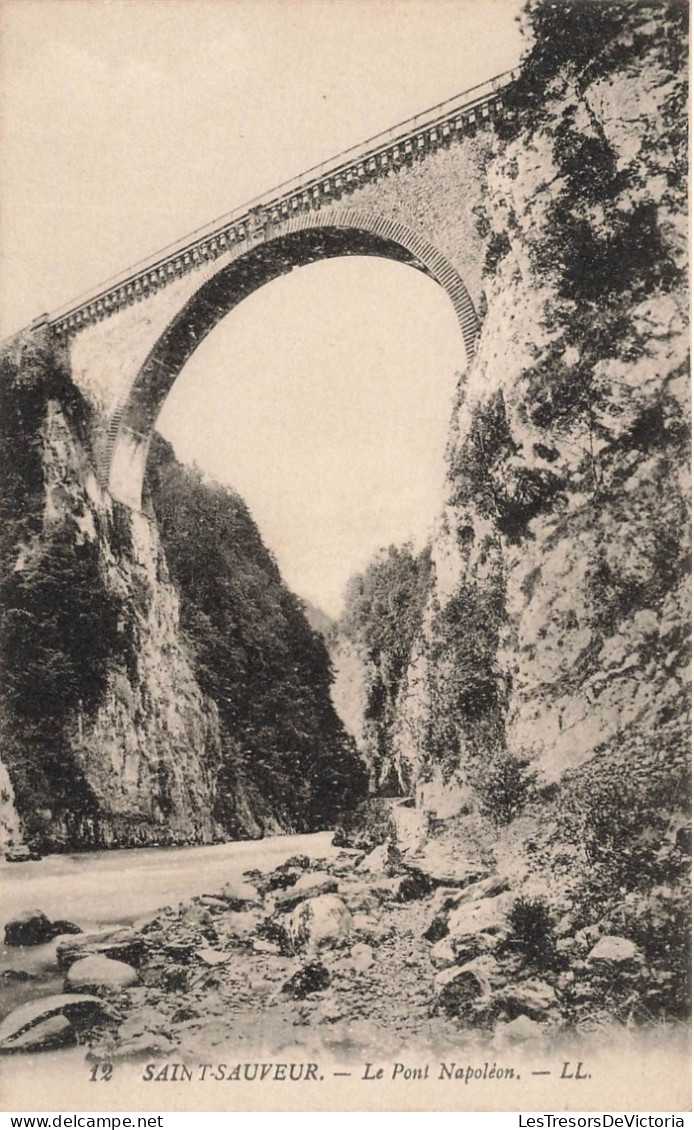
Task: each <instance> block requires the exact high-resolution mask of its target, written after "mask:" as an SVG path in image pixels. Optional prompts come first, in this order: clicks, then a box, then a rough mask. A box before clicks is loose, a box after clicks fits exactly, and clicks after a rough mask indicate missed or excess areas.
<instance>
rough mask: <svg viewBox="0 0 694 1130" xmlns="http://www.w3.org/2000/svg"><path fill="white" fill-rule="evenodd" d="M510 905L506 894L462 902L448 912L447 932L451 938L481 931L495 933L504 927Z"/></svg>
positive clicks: (480, 932)
mask: <svg viewBox="0 0 694 1130" xmlns="http://www.w3.org/2000/svg"><path fill="white" fill-rule="evenodd" d="M510 905H511V896H510V895H508V894H501V895H497V896H496V897H495V898H482V899H478V900H477V901H475V902H467V901H466V902H462V903H460V905H459V906H456V907H454V908H453V910H451V911H450V912H449V915H448V923H447V925H448V933H449V934H450V936H451V937H453V938H456V937H457V938H463V937H464V936H466V935H468V934H482V933H484V934H491V935H497V934H499V933H501V932H502V931H504V930H505V929H506V926H507V914H508V910H509V909H510Z"/></svg>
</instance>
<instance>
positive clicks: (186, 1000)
mask: <svg viewBox="0 0 694 1130" xmlns="http://www.w3.org/2000/svg"><path fill="white" fill-rule="evenodd" d="M511 885H512V879H511V878H510V877H509V876H505V875H503V874H499V873H490V872H489V871H488V869H485V867H484V866H483V865H482V864H481V863H480V862H479V861H475V860H461V859H460V858H457V859H453V858H445V857H441V856H440V855H439V856H438V857H437V856H436V855H432V853H431V851H429V852H428V854H427V853H420V854H418V855H417V854H408V853H404V854H403V853H401V852H400V851H398V850H397V849H396V848H394V847H393V846H392V845H390V844H381V845H380V846H378V847H376V848H375V849H374V850H373V851H371V852H370V853H368V854H365V853H363V852H359V851H355V850H343V851H342V852H340V853H339V854H337V855H334V856H333V857H332V858H329V859H324V860H313V861H311V860H309V858H308V857H307V856H302V855H300V856H294V857H292V858H290V859H288V860H286V861H285V862H283V863H281V864H279V865H278V866H276V867H275V868H274V869H273V870H270V871H266V872H261V871H257V870H252V869H251V870H247V871H246V872H245V873H244V874H243V877H242V878H238V877H235V878H233V879H231V880H230V881H229V882H226V883H224V884H223V885H221V886H220V887H214V889H205V888H204V884H202V883H201V892H200V894H199V895H197V896H195V897H194V898H192V899H190V900H187V901H185V902H182V903H180V904H179V905H178V906H176V907H167V908H165V909H162V910H160V911H158V912H156V913H154V914H151V915H148V916H146V917H145V918H143V919H141V920H139V921H137V922H135V923H134V924H133V925H132V926H126V927H123V926H120V927H111V928H108V929H105V930H101V931H97V932H91V933H62V934H61V936H60V937H58V939H57V943H56V961H57V965H58V969H59V971H60V974H61V976H62V977H63V978H64V982H63V986H62V987H63V989H64V992H62V993H55V992H54V993H52V994H51V995H50V996H48V997H40V996H39V997H37V998H35V999H34V1000H33V1001H30V1002H29V1003H28V1004H24V1005H22V1006H21V1007H20V1008H18V1009H15V1010H13V1011H12V1012H10V1014H9V1015H8V1016H6V1017H5V1020H4V1021H3V1023H2V1026H1V1027H0V1041H1V1043H0V1047H1V1048H2V1050H3V1051H5V1052H12V1051H19V1050H31V1051H37V1050H39V1049H42V1048H56V1047H62V1046H66V1045H70V1044H72V1045H74V1044H79V1045H82V1046H84V1047H85V1052H86V1054H87V1055H88V1056H89V1057H90V1058H96V1059H99V1060H109V1061H114V1060H119V1059H139V1058H142V1059H144V1060H148V1061H151V1060H152V1059H155V1060H157V1061H164V1062H165V1061H166V1060H168V1059H175V1060H176V1061H177V1062H185V1061H186V1060H192V1061H195V1062H200V1061H202V1060H204V1059H205V1058H209V1056H210V1055H212V1054H213V1053H214V1051H215V1049H217V1052H218V1053H220V1052H225V1053H226V1054H227V1055H228V1054H229V1052H230V1049H233V1050H234V1054H235V1055H241V1054H242V1053H245V1054H247V1055H251V1053H252V1052H254V1051H255V1052H257V1051H258V1050H262V1051H263V1053H264V1054H270V1053H279V1052H281V1051H282V1050H283V1049H287V1048H289V1047H291V1046H292V1045H296V1044H300V1045H301V1046H303V1047H313V1048H315V1049H316V1050H317V1051H318V1050H322V1051H324V1052H329V1053H330V1054H332V1055H334V1056H335V1057H336V1058H343V1059H346V1060H350V1059H356V1058H360V1059H363V1058H364V1057H365V1058H366V1059H368V1058H369V1057H371V1058H373V1057H375V1056H383V1055H385V1054H388V1053H390V1052H392V1053H393V1054H395V1053H396V1052H397V1050H398V1049H402V1047H403V1046H405V1047H408V1048H414V1047H426V1048H428V1049H430V1050H432V1051H436V1052H440V1053H441V1054H443V1053H444V1052H445V1051H446V1049H450V1048H454V1047H456V1046H457V1047H458V1048H459V1047H460V1044H461V1041H463V1042H466V1043H467V1042H470V1041H475V1040H477V1039H478V1038H479V1039H483V1040H486V1041H489V1040H493V1041H496V1042H499V1041H502V1042H509V1043H517V1044H518V1043H521V1044H528V1042H530V1043H533V1042H539V1043H540V1044H546V1043H547V1042H548V1041H552V1040H556V1039H557V1038H558V1037H559V1036H560V1035H562V1034H566V1033H571V1032H576V1030H578V1031H579V1032H580V1031H581V1030H586V1031H587V1032H591V1033H592V1032H594V1031H595V1030H596V1029H597V1028H600V1026H605V1025H609V1024H612V1023H615V1022H619V1021H627V1020H629V1021H632V1020H633V1019H634V1017H636V1019H639V1020H645V1019H647V1016H645V1015H642V1016H639V1015H638V1010H637V1008H636V1006H637V1004H638V1002H639V1001H641V1000H643V999H645V998H646V997H647V996H648V994H649V993H650V994H651V996H652V995H653V992H654V990H655V989H656V988H657V976H658V975H657V974H656V973H654V971H653V970H652V969H650V968H649V966H648V964H647V962H646V960H645V958H644V956H643V954H642V953H641V951H640V950H639V948H638V947H637V945H636V944H635V943H634V942H633V941H632V940H630V939H629V938H628V937H622V936H619V935H618V934H615V933H614V932H607V931H606V928H605V927H601V926H600V924H599V923H596V924H595V925H594V926H591V927H588V928H582V929H580V930H578V931H576V930H574V929H573V928H572V923H571V916H570V915H566V914H565V915H564V916H563V917H562V918H558V917H557V913H556V912H555V913H554V915H553V914H552V913H551V911H550V910H549V908H548V907H547V905H546V903H544V902H543V900H541V899H534V900H533V899H528V898H523V897H518V896H517V895H516V894H515V893H514V891H513V890H512V889H510V888H511ZM65 927H66V924H65V923H55V922H50V921H49V920H48V919H47V918H46V917H45V916H44V915H42V914H41V913H40V912H39V911H38V910H36V911H28V912H26V913H25V914H23V915H20V916H17V918H15V919H14V920H12V921H11V922H8V923H7V924H6V927H5V935H6V943H8V944H12V943H13V942H16V941H18V940H21V942H22V943H23V944H25V945H26V944H27V943H29V944H31V943H32V942H33V943H35V944H40V943H42V942H45V941H46V940H47V939H48V938H53V937H54V936H55V934H56V932H57V931H58V930H60V929H62V930H65ZM69 928H70V929H72V927H69Z"/></svg>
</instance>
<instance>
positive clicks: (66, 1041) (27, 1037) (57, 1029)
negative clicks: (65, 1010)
mask: <svg viewBox="0 0 694 1130" xmlns="http://www.w3.org/2000/svg"><path fill="white" fill-rule="evenodd" d="M76 1042H77V1034H76V1032H75V1029H74V1028H73V1027H72V1024H71V1023H70V1021H69V1020H68V1019H67V1017H66V1016H51V1017H49V1018H48V1020H41V1021H39V1023H38V1024H35V1025H34V1026H33V1028H29V1029H28V1030H27V1031H26V1032H22V1034H21V1036H17V1038H16V1039H15V1040H12V1041H10V1043H9V1044H7V1045H3V1044H0V1051H3V1052H44V1051H52V1050H53V1049H55V1048H65V1047H69V1046H71V1045H72V1044H75V1043H76Z"/></svg>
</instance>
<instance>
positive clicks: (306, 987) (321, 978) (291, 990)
mask: <svg viewBox="0 0 694 1130" xmlns="http://www.w3.org/2000/svg"><path fill="white" fill-rule="evenodd" d="M329 984H330V973H329V972H328V970H327V969H326V967H325V966H324V965H323V963H322V962H320V961H309V962H307V964H306V965H302V966H301V968H300V969H297V971H296V973H293V974H292V976H291V977H290V978H289V980H288V981H285V983H284V984H283V986H282V992H283V993H285V994H286V996H289V997H292V998H293V999H294V1000H304V998H305V997H307V996H308V995H309V993H320V992H322V991H323V989H327V987H328V985H329Z"/></svg>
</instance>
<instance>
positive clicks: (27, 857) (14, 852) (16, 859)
mask: <svg viewBox="0 0 694 1130" xmlns="http://www.w3.org/2000/svg"><path fill="white" fill-rule="evenodd" d="M4 854H5V859H6V861H7V862H8V863H31V862H34V861H35V860H37V859H40V858H41V856H40V855H39V853H38V852H37V851H34V850H33V849H32V848H30V847H28V846H27V845H26V844H11V845H10V844H8V845H7V847H6V848H5V849H4Z"/></svg>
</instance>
